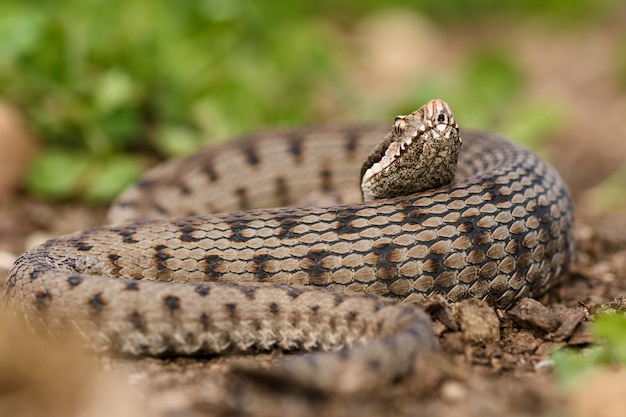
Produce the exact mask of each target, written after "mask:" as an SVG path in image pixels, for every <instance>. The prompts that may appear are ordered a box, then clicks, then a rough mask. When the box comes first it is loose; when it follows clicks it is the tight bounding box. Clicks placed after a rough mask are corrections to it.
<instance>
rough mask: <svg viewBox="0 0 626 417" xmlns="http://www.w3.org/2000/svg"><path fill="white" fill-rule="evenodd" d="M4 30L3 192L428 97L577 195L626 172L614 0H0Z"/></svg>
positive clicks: (35, 188)
mask: <svg viewBox="0 0 626 417" xmlns="http://www.w3.org/2000/svg"><path fill="white" fill-rule="evenodd" d="M0 40H1V42H0V99H1V102H2V103H3V104H2V106H1V107H0V136H1V137H0V146H1V149H3V152H2V154H3V155H0V162H1V164H0V169H1V170H2V171H4V172H2V171H0V177H2V178H3V180H2V182H1V183H0V196H2V197H4V198H5V199H6V198H10V197H14V196H15V195H16V194H15V193H16V192H19V193H20V194H17V195H27V196H33V195H34V196H37V197H43V198H44V199H48V200H52V201H68V200H71V201H75V200H82V201H86V202H89V203H107V202H109V201H110V200H111V199H112V198H113V197H114V196H115V195H116V194H117V193H119V192H120V190H121V189H123V188H124V187H126V186H127V185H128V184H129V183H130V182H132V181H134V180H135V179H136V178H137V177H138V175H140V173H141V172H142V171H144V170H145V169H146V168H147V167H148V166H149V165H151V164H154V163H155V162H157V161H158V160H161V159H165V158H170V157H178V156H183V155H186V154H188V153H190V152H193V151H194V150H195V149H197V148H198V147H199V146H202V145H203V144H206V143H208V142H211V141H216V140H222V139H224V138H227V137H229V136H232V135H236V134H240V133H244V132H249V131H253V130H257V129H261V128H267V127H271V126H278V125H280V126H284V125H304V124H319V123H340V122H356V121H360V120H367V121H384V122H388V123H390V124H391V121H392V120H393V117H394V116H395V115H396V114H406V113H409V112H411V111H413V110H415V109H416V108H418V107H419V106H421V105H422V104H423V103H424V102H426V101H427V100H429V99H431V98H435V97H438V98H442V99H444V100H446V101H447V102H449V103H450V105H451V106H452V109H453V111H454V112H455V115H456V118H457V120H458V122H459V123H460V124H461V126H462V128H463V127H475V128H480V129H485V130H492V131H496V132H499V133H502V134H504V135H505V136H507V137H509V138H511V139H512V140H514V141H517V142H520V143H523V144H526V145H527V146H530V147H532V148H534V149H536V150H537V151H538V152H540V153H541V154H543V155H544V156H546V157H547V158H549V159H550V160H551V161H552V162H553V164H555V165H556V166H557V168H558V169H559V170H560V171H561V172H562V174H563V175H564V176H565V178H566V179H567V181H568V182H569V183H570V184H571V185H572V188H573V191H574V193H575V194H576V195H579V194H581V193H583V192H585V191H586V190H589V189H591V188H593V187H595V186H597V185H598V184H600V183H604V182H605V181H609V183H608V184H609V185H606V184H605V185H604V186H606V187H612V188H617V189H623V188H624V183H623V181H626V180H624V178H626V170H625V169H624V167H623V163H624V160H626V157H625V155H626V151H625V148H626V140H625V139H626V127H625V124H624V116H625V115H626V111H625V110H626V102H625V98H626V95H625V93H626V7H625V4H624V2H620V1H619V0H615V1H613V0H510V1H507V2H502V1H499V0H471V1H470V0H447V1H445V2H442V1H438V0H404V1H401V0H396V1H387V0H360V1H328V0H320V1H315V2H282V1H280V2H258V1H247V0H240V1H231V0H200V1H194V2H175V1H171V0H169V1H168V0H125V1H119V2H117V1H113V2H112V1H105V0H64V1H62V2H35V1H24V0H19V1H15V0H5V1H3V2H2V3H1V4H0ZM597 193H598V195H600V196H603V197H606V196H607V192H605V190H601V191H600V192H597ZM613 194H614V195H615V198H612V199H611V200H610V201H602V202H601V205H603V206H604V205H609V206H614V205H615V204H618V205H620V204H621V201H622V200H620V198H619V197H620V194H623V193H619V192H615V193H613ZM615 200H617V202H616V201H615Z"/></svg>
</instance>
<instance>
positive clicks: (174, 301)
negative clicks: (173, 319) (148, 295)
mask: <svg viewBox="0 0 626 417" xmlns="http://www.w3.org/2000/svg"><path fill="white" fill-rule="evenodd" d="M163 303H164V304H165V307H167V309H168V310H169V311H170V312H172V313H174V312H175V311H176V310H178V309H179V308H180V298H178V297H176V296H175V295H168V296H165V297H164V298H163Z"/></svg>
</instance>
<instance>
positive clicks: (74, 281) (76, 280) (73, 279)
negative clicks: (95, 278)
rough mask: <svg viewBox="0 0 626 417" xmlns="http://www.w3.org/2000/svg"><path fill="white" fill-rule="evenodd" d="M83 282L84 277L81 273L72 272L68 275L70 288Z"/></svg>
mask: <svg viewBox="0 0 626 417" xmlns="http://www.w3.org/2000/svg"><path fill="white" fill-rule="evenodd" d="M81 282H83V277H82V276H81V275H77V274H72V275H70V276H69V277H67V283H68V284H70V288H74V287H76V286H78V285H80V283H81Z"/></svg>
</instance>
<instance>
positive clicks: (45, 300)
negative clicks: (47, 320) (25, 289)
mask: <svg viewBox="0 0 626 417" xmlns="http://www.w3.org/2000/svg"><path fill="white" fill-rule="evenodd" d="M50 302H52V296H51V295H50V293H49V292H48V291H45V292H38V293H36V294H35V307H36V308H37V310H42V309H45V308H46V307H48V306H50Z"/></svg>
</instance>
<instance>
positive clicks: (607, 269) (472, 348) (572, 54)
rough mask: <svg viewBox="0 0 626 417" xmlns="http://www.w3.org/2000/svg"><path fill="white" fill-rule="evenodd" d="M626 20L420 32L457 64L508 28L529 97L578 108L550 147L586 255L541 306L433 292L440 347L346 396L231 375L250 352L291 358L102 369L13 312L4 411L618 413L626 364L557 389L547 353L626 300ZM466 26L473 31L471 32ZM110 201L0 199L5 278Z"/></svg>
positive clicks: (124, 361) (578, 339)
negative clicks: (620, 70)
mask: <svg viewBox="0 0 626 417" xmlns="http://www.w3.org/2000/svg"><path fill="white" fill-rule="evenodd" d="M622 26H623V25H622ZM619 27H620V26H619V25H617V24H606V25H602V26H599V25H598V26H596V27H590V28H586V29H585V31H586V33H585V34H584V36H583V35H581V34H580V33H579V32H578V33H568V32H564V33H561V32H555V31H554V30H552V29H550V30H549V29H546V28H537V27H525V28H517V29H510V28H508V29H509V30H500V29H502V28H493V27H491V28H489V29H484V28H483V29H477V28H475V27H474V28H459V29H458V30H457V31H455V33H441V32H439V31H438V30H437V29H432V28H430V29H429V32H428V31H427V32H428V33H427V34H426V35H424V33H423V31H422V32H420V34H419V36H420V37H421V38H422V40H423V39H424V36H426V41H425V42H426V43H427V42H428V41H429V40H430V42H435V40H439V41H441V39H442V38H443V39H444V42H443V44H446V45H451V47H450V48H449V49H448V51H447V54H449V55H448V56H447V60H448V61H450V60H454V58H453V57H451V55H454V54H455V53H460V52H459V51H461V50H463V49H464V48H468V47H470V46H472V45H478V44H480V43H481V42H484V41H485V40H486V39H490V38H493V37H494V36H495V34H498V36H499V39H500V42H501V43H503V44H507V45H509V47H510V48H512V50H515V51H517V52H518V54H519V59H520V61H521V62H522V63H523V65H524V67H525V69H526V70H527V72H528V74H530V75H529V76H530V81H529V83H528V84H529V88H528V94H530V95H533V96H535V97H550V98H551V99H557V100H560V101H562V102H563V103H566V104H567V112H568V118H569V120H570V123H568V124H566V125H565V127H563V128H562V129H561V130H560V131H558V132H556V133H555V134H554V135H553V137H552V138H551V141H550V142H549V143H550V145H549V147H548V148H547V150H546V156H547V158H548V159H549V160H550V162H551V163H552V164H553V165H555V166H556V167H557V169H558V170H559V171H560V172H561V174H562V175H563V177H564V179H565V180H566V181H567V182H568V184H569V185H570V187H571V190H572V194H573V196H574V198H575V206H576V217H577V226H576V241H577V247H576V260H575V263H574V264H573V265H572V267H571V269H570V271H569V272H568V273H567V274H566V275H565V276H564V277H563V283H562V285H560V286H558V287H556V288H554V289H553V290H551V291H550V292H549V293H547V294H545V295H544V296H543V297H542V298H541V299H540V300H538V301H539V302H534V301H526V302H524V303H520V304H519V305H518V306H516V307H515V308H514V309H512V310H510V311H499V310H498V311H495V312H494V311H493V310H491V309H489V308H485V305H484V304H483V303H481V302H477V301H475V300H472V301H466V302H463V303H459V304H457V305H449V304H448V303H446V302H445V300H442V299H433V300H430V301H428V302H427V303H425V305H424V307H425V308H426V309H427V311H428V312H429V313H430V314H431V316H432V317H433V319H434V321H435V330H436V332H437V334H438V335H439V336H440V339H441V344H442V347H443V352H442V353H441V354H437V355H435V354H433V355H428V356H424V357H422V358H420V360H418V361H417V363H416V364H415V369H414V372H413V373H412V375H411V376H409V377H407V378H405V379H403V380H401V381H398V382H397V383H395V384H393V385H392V386H390V387H388V388H385V389H382V390H380V391H377V392H367V393H357V394H353V395H350V396H332V395H331V396H321V395H318V394H314V393H307V392H298V391H293V390H289V389H288V387H282V389H281V390H277V389H275V388H271V387H266V386H263V385H259V384H256V383H253V382H251V381H249V380H247V379H246V378H243V377H241V376H240V375H239V374H238V373H237V372H233V369H234V368H236V365H239V364H241V363H242V362H243V363H250V362H252V363H255V364H257V365H259V366H263V365H265V364H268V363H271V362H272V361H275V360H276V359H277V358H278V357H280V356H281V355H282V354H281V353H272V354H263V355H255V356H233V357H231V356H229V357H218V358H203V359H185V358H175V359H168V360H160V359H153V358H141V359H129V358H108V357H106V358H99V359H97V360H96V361H95V363H94V359H93V358H89V357H85V355H83V354H82V353H80V352H77V350H76V349H75V348H66V347H60V348H58V349H57V348H56V347H49V346H50V345H47V344H46V345H41V346H40V345H39V342H38V341H35V339H33V338H32V335H30V334H29V333H25V332H23V331H22V329H19V328H15V326H14V325H13V324H11V323H10V321H9V320H8V319H2V320H0V335H2V337H0V414H1V415H18V416H19V415H24V416H27V415H44V414H45V415H53V416H54V415H59V416H60V415H74V414H75V415H78V411H77V410H85V409H86V410H90V411H91V412H92V414H90V415H103V416H104V415H118V416H123V415H129V416H130V415H133V416H140V415H152V416H205V415H216V416H231V415H255V416H281V415H291V416H316V415H328V416H339V415H359V416H364V417H366V416H380V415H398V416H413V415H415V416H421V415H424V416H457V415H458V416H469V417H472V416H530V415H533V416H535V415H571V416H581V417H584V416H592V415H593V416H607V417H608V416H618V415H622V413H623V407H622V404H623V399H624V396H625V395H626V383H625V382H626V375H625V374H624V372H623V371H619V370H608V371H603V372H599V373H598V374H597V375H595V376H593V377H589V378H588V379H587V380H585V381H584V383H583V384H582V385H580V386H578V387H577V388H574V389H573V390H569V391H568V390H564V389H562V388H561V387H560V385H559V384H558V383H557V381H556V379H555V377H554V375H553V369H552V366H551V365H552V362H551V359H550V358H551V357H550V354H551V353H552V352H553V351H554V350H556V349H559V348H562V347H564V346H570V347H573V348H576V349H584V347H585V346H587V345H588V344H589V343H590V342H591V341H592V336H591V335H590V332H589V319H590V318H593V314H594V312H595V311H597V309H599V308H603V307H606V306H615V307H623V306H624V304H625V303H626V301H624V298H623V297H624V295H625V294H626V198H624V196H625V195H626V192H625V190H623V189H621V190H620V189H618V190H617V191H613V192H614V193H615V192H616V193H617V194H618V195H617V197H618V198H617V203H615V204H613V205H612V206H610V207H608V208H607V207H605V206H603V205H599V204H598V201H597V200H598V196H601V195H602V194H603V193H606V192H608V191H607V190H608V189H607V188H604V187H605V185H606V184H608V183H609V182H611V181H612V180H611V175H615V172H618V170H619V169H620V168H621V167H623V166H625V165H626V140H624V139H625V138H626V127H625V126H624V123H623V120H622V117H623V115H624V114H626V96H625V95H624V90H623V89H620V87H619V83H618V81H617V78H616V77H615V75H614V74H613V73H612V70H613V67H614V65H613V64H614V60H613V55H612V54H614V52H615V50H616V48H617V46H618V44H617V41H616V40H615V38H616V36H615V35H616V33H617V32H619V30H621V29H619ZM388 32H389V31H385V32H384V33H386V34H387V35H388ZM464 33H472V36H471V37H465V38H463V37H462V36H461V35H462V34H464ZM381 36H382V35H381ZM402 36H406V31H404V32H402ZM459 39H463V40H459ZM581 39H582V40H581ZM452 40H455V42H452ZM387 44H393V42H392V43H387ZM362 47H363V50H367V48H368V47H371V48H376V45H369V46H368V45H365V46H362ZM370 52H371V51H370ZM372 53H373V52H372ZM581 57H585V59H583V60H581ZM442 59H443V58H442ZM438 62H441V61H440V60H439V61H438ZM372 71H374V70H372ZM379 71H383V69H379ZM361 78H362V79H367V77H366V76H365V75H363V74H362V77H361ZM574 121H575V122H574ZM599 121H600V122H599ZM105 211H106V208H105V207H92V206H85V205H81V204H62V205H59V204H51V203H47V202H42V201H37V200H35V199H32V198H29V197H25V196H17V195H16V196H14V197H13V198H11V199H9V200H5V201H4V202H3V203H2V204H1V206H0V269H1V270H2V275H0V280H3V279H5V278H6V271H7V270H8V268H9V267H10V264H11V263H12V261H13V260H14V258H15V256H16V255H17V254H19V253H21V252H22V251H24V250H25V249H26V248H28V247H30V246H32V245H33V244H34V243H37V242H40V241H42V240H45V239H47V238H51V237H54V236H58V235H60V234H64V233H68V232H72V231H74V230H80V229H84V228H87V227H91V226H94V225H98V224H100V223H101V222H102V221H103V217H104V213H105ZM55 346H56V345H55ZM70 346H71V344H70ZM68 349H69V352H71V353H67V352H68ZM35 359H36V360H35ZM92 368H96V369H98V371H97V372H95V374H96V375H97V376H95V377H94V376H93V373H91V372H87V373H86V372H82V371H80V370H81V369H82V370H84V369H92ZM51 375H52V377H51ZM33 381H34V382H33ZM33 384H34V385H33ZM25 387H26V388H25ZM33 387H34V388H33ZM24 390H26V391H24ZM24 392H26V394H24ZM68 393H69V394H68ZM70 394H71V395H70ZM9 412H10V413H9ZM81 412H82V411H81ZM82 415H86V414H82Z"/></svg>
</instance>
